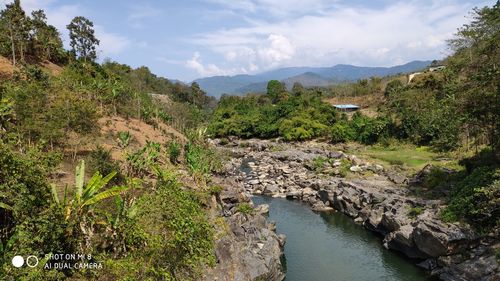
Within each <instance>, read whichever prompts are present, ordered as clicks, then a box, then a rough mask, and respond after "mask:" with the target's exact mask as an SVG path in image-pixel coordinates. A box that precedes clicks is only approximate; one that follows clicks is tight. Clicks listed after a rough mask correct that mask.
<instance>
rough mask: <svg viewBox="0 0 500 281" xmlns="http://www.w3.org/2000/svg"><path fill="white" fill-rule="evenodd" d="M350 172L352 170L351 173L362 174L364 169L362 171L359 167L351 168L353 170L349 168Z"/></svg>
mask: <svg viewBox="0 0 500 281" xmlns="http://www.w3.org/2000/svg"><path fill="white" fill-rule="evenodd" d="M349 170H350V171H351V172H355V173H359V172H362V171H363V169H362V168H361V167H360V166H357V165H355V166H351V168H349Z"/></svg>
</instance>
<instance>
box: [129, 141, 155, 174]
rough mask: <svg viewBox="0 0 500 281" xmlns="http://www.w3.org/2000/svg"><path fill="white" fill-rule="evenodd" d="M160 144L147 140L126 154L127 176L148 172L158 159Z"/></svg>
mask: <svg viewBox="0 0 500 281" xmlns="http://www.w3.org/2000/svg"><path fill="white" fill-rule="evenodd" d="M160 152H161V145H160V144H159V143H155V142H149V141H148V142H147V143H146V145H145V146H144V147H143V148H141V149H139V150H137V151H136V152H133V153H131V154H128V155H127V164H128V168H129V171H128V174H129V176H141V175H145V174H147V173H150V171H151V168H152V167H153V166H154V165H156V164H157V163H158V161H159V160H160Z"/></svg>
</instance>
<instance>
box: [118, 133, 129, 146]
mask: <svg viewBox="0 0 500 281" xmlns="http://www.w3.org/2000/svg"><path fill="white" fill-rule="evenodd" d="M131 140H132V135H131V134H130V132H123V131H120V132H118V141H119V144H118V145H119V146H120V147H121V148H126V147H127V146H128V145H129V144H130V141H131Z"/></svg>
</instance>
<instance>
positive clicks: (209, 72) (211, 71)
mask: <svg viewBox="0 0 500 281" xmlns="http://www.w3.org/2000/svg"><path fill="white" fill-rule="evenodd" d="M186 66H187V67H189V68H191V69H194V70H196V72H198V74H200V75H201V76H215V75H227V73H226V72H225V71H223V70H222V69H220V68H219V67H217V66H216V65H215V64H208V65H204V64H203V63H202V61H201V56H200V53H199V52H195V53H194V55H193V57H192V58H191V59H190V60H187V61H186Z"/></svg>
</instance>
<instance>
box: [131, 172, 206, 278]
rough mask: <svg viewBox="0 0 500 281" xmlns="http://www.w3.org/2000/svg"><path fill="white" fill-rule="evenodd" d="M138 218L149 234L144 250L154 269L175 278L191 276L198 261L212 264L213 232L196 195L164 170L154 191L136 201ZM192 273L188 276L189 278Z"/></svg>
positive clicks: (198, 263)
mask: <svg viewBox="0 0 500 281" xmlns="http://www.w3.org/2000/svg"><path fill="white" fill-rule="evenodd" d="M138 206H139V207H138V210H139V212H138V214H137V217H138V221H140V222H141V225H142V226H143V228H144V229H145V231H146V232H147V233H148V234H149V235H150V242H149V243H148V244H147V247H146V248H145V249H144V250H145V252H146V253H148V256H149V257H151V259H150V260H149V263H151V265H152V266H153V267H154V268H155V271H156V272H161V271H162V270H165V269H166V270H167V272H168V274H169V275H170V276H172V277H174V278H177V280H185V279H194V278H193V274H194V276H196V268H197V267H198V266H199V265H200V263H208V264H213V263H214V262H215V259H214V256H213V254H212V248H213V241H212V239H213V231H212V228H211V226H210V224H209V223H208V221H207V218H206V214H205V213H204V212H203V209H202V208H201V205H200V202H199V201H198V199H197V196H196V195H195V194H194V193H193V192H191V191H187V190H183V189H182V188H181V187H180V185H179V182H178V181H177V180H176V178H175V176H174V175H172V174H170V173H166V174H164V176H163V177H162V178H161V179H160V182H159V183H158V186H157V190H156V192H155V193H153V194H149V195H146V196H144V197H143V198H141V200H140V201H139V202H138ZM189 276H192V277H189Z"/></svg>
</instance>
